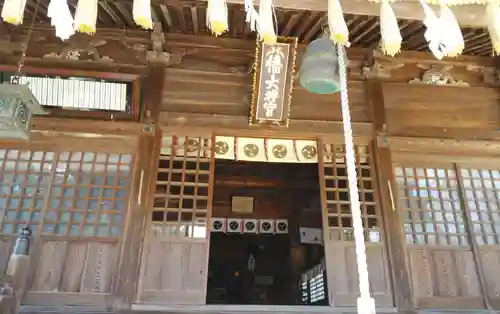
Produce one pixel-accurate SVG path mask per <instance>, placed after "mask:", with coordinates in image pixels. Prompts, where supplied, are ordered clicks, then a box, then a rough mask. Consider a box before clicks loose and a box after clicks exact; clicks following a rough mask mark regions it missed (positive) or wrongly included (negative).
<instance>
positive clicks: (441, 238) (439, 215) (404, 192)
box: [395, 166, 469, 245]
mask: <svg viewBox="0 0 500 314" xmlns="http://www.w3.org/2000/svg"><path fill="white" fill-rule="evenodd" d="M395 175H396V180H397V182H398V186H399V191H398V195H399V207H400V209H401V214H402V217H403V221H404V233H405V237H406V242H407V243H409V244H419V245H469V238H468V235H467V230H466V228H465V225H464V219H463V212H462V208H461V205H460V194H459V187H458V182H457V176H456V173H455V171H454V170H452V169H446V168H415V167H399V166H398V167H396V169H395Z"/></svg>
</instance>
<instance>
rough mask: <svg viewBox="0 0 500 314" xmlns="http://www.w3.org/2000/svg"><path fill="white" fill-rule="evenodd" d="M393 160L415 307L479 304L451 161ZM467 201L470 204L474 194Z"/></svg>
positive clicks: (412, 157) (480, 304)
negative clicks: (394, 161)
mask: <svg viewBox="0 0 500 314" xmlns="http://www.w3.org/2000/svg"><path fill="white" fill-rule="evenodd" d="M397 159H398V160H397V161H396V167H395V168H394V173H395V178H396V182H397V184H398V190H397V191H396V193H395V195H396V196H397V199H396V205H397V207H398V211H399V213H400V215H401V218H402V221H403V224H404V225H403V226H404V227H403V228H404V229H403V232H404V235H405V240H406V246H407V252H408V256H409V261H410V263H409V264H410V269H411V272H412V277H413V278H414V279H413V291H414V297H415V302H416V305H417V307H419V308H438V307H446V308H460V309H466V308H481V307H482V304H483V300H482V297H481V288H480V283H479V276H478V273H477V267H476V265H475V261H474V254H473V251H472V246H471V243H472V242H471V238H470V235H469V233H468V228H467V219H466V217H465V216H464V215H465V214H466V211H464V208H463V204H464V203H463V200H461V188H460V183H459V178H460V176H459V174H458V173H457V171H456V169H455V167H454V165H453V164H451V163H447V162H446V163H440V162H438V161H436V162H433V163H431V164H430V163H429V162H425V161H418V160H417V159H418V156H415V155H413V156H408V158H405V157H403V156H401V157H397ZM422 159H423V158H422ZM463 174H464V175H466V173H465V172H464V173H463ZM470 192H471V193H469V190H468V189H466V192H465V194H466V195H470V194H474V191H473V190H470ZM467 201H469V204H471V205H472V204H474V199H467ZM496 264H498V262H496Z"/></svg>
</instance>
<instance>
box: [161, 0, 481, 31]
mask: <svg viewBox="0 0 500 314" xmlns="http://www.w3.org/2000/svg"><path fill="white" fill-rule="evenodd" d="M157 1H165V0H157ZM168 1H169V0H167V2H168ZM205 1H206V0H205ZM227 2H228V3H238V4H242V3H244V0H227ZM340 3H341V5H342V10H343V12H344V13H347V14H357V15H370V16H379V15H380V5H379V4H378V3H373V2H370V1H368V0H340ZM273 4H274V5H275V6H276V7H280V8H284V9H291V10H309V11H327V6H328V1H327V0H274V1H273ZM391 6H392V8H393V10H394V13H395V14H396V16H397V17H398V18H400V19H407V20H420V21H422V20H423V19H424V17H425V16H424V11H423V10H422V7H421V5H420V3H419V1H418V0H405V1H396V2H394V3H393V4H391ZM485 8H486V7H485V6H484V5H479V4H477V5H476V4H474V5H463V6H456V7H452V11H453V13H454V14H455V17H456V18H457V20H458V22H459V23H460V25H462V26H470V27H486V25H487V23H486V18H485Z"/></svg>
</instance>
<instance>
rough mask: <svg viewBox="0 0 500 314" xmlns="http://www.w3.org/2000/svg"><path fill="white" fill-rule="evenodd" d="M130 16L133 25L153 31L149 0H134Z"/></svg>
mask: <svg viewBox="0 0 500 314" xmlns="http://www.w3.org/2000/svg"><path fill="white" fill-rule="evenodd" d="M132 16H133V17H134V22H135V24H137V25H139V26H140V27H142V28H144V29H153V19H152V18H151V0H134V6H133V8H132Z"/></svg>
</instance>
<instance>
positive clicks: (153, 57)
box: [146, 22, 182, 67]
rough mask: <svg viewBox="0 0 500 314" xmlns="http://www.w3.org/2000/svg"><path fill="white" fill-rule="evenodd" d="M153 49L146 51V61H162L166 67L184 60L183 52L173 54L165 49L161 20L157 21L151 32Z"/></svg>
mask: <svg viewBox="0 0 500 314" xmlns="http://www.w3.org/2000/svg"><path fill="white" fill-rule="evenodd" d="M151 42H152V50H149V51H147V52H146V61H148V62H149V63H160V64H162V65H164V66H166V67H168V66H171V65H174V64H179V63H181V62H182V55H181V54H171V53H168V52H165V51H164V50H163V46H164V45H165V34H164V33H163V31H162V26H161V23H160V22H155V25H154V28H153V31H152V32H151Z"/></svg>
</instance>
